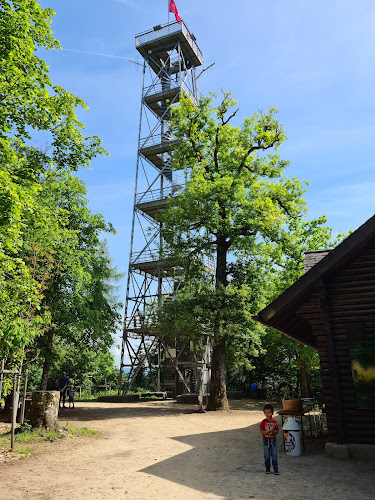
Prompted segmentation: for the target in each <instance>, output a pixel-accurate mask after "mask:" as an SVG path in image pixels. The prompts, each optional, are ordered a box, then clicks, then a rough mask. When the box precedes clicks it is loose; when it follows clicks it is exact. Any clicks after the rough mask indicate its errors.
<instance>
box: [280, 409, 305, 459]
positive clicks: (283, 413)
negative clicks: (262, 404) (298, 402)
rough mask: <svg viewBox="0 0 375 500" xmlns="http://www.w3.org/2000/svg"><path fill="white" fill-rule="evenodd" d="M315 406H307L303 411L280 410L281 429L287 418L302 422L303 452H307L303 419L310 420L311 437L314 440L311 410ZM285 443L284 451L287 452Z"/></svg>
mask: <svg viewBox="0 0 375 500" xmlns="http://www.w3.org/2000/svg"><path fill="white" fill-rule="evenodd" d="M313 408H314V407H313V406H305V408H302V410H301V411H288V410H280V411H278V412H277V413H278V414H279V415H280V416H281V427H283V425H284V418H286V417H296V418H299V419H300V422H301V435H302V444H303V451H305V433H304V431H303V417H306V418H308V419H309V425H310V437H311V439H313V431H312V427H311V414H310V412H311V410H312V409H313ZM283 443H284V450H285V441H284V440H283Z"/></svg>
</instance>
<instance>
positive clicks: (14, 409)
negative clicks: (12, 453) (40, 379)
mask: <svg viewBox="0 0 375 500" xmlns="http://www.w3.org/2000/svg"><path fill="white" fill-rule="evenodd" d="M17 403H18V402H17V373H14V374H13V398H12V427H11V431H10V448H11V450H13V447H14V431H15V429H16V420H17V410H18V408H17V406H18V404H17Z"/></svg>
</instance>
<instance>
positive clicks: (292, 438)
mask: <svg viewBox="0 0 375 500" xmlns="http://www.w3.org/2000/svg"><path fill="white" fill-rule="evenodd" d="M300 432H301V429H300V427H299V425H298V423H297V422H296V420H295V419H294V418H293V417H289V418H287V419H286V421H285V424H284V425H283V433H284V444H285V453H286V454H287V455H289V456H290V457H299V456H300V455H301V434H300Z"/></svg>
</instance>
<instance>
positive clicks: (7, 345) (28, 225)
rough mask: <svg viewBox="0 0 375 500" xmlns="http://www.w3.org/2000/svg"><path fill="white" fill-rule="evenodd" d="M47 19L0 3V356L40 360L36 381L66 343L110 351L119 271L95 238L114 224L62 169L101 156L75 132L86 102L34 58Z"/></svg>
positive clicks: (50, 43) (47, 38) (46, 39)
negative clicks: (91, 204)
mask: <svg viewBox="0 0 375 500" xmlns="http://www.w3.org/2000/svg"><path fill="white" fill-rule="evenodd" d="M53 15H54V13H53V12H52V10H51V9H43V8H41V7H40V6H39V4H38V3H37V1H36V0H12V1H8V0H4V1H2V2H1V5H0V359H5V360H6V366H7V368H16V367H18V366H20V364H21V363H22V360H24V358H25V357H26V358H27V360H30V359H33V358H34V357H37V359H38V360H40V359H41V358H42V359H44V361H45V362H46V364H45V366H44V371H43V376H44V378H46V374H47V373H48V369H49V366H48V365H49V364H50V363H51V362H52V361H53V360H56V358H57V356H56V352H57V351H59V350H60V351H61V350H63V348H64V346H66V345H74V346H76V345H77V348H78V346H79V345H85V346H86V348H87V349H92V350H96V349H99V350H100V349H101V350H104V351H105V350H106V349H108V347H109V345H110V344H111V343H112V337H111V333H112V332H113V331H114V328H115V327H114V325H115V324H116V323H117V321H118V318H119V315H118V312H117V306H118V301H117V299H116V298H113V288H112V284H111V283H112V280H113V279H116V277H118V273H116V271H115V270H114V269H113V268H112V267H111V265H110V259H109V257H108V255H107V251H106V249H105V247H104V245H103V244H102V243H101V242H100V240H99V236H100V234H101V232H111V233H113V228H112V226H111V225H110V224H106V223H105V221H104V220H103V217H102V216H101V215H99V214H92V213H91V212H90V211H89V210H88V207H87V203H88V202H87V200H86V199H85V188H84V184H83V183H82V182H81V181H79V180H78V179H77V178H75V177H73V176H72V175H71V174H70V173H69V172H72V171H76V170H78V168H81V167H83V166H89V164H90V161H91V160H92V159H93V158H94V157H95V156H97V155H99V154H106V152H105V151H104V149H103V148H102V146H101V141H100V139H99V138H98V137H86V136H85V135H84V133H83V129H84V125H83V124H82V123H81V122H80V121H79V120H78V118H77V116H76V109H77V108H78V109H79V108H81V109H87V106H86V104H85V103H84V102H83V101H82V100H81V99H80V98H78V97H76V96H74V95H72V94H70V93H69V92H68V91H66V90H65V89H63V88H62V87H60V86H59V85H56V84H55V83H54V82H52V81H51V80H50V77H49V70H48V67H47V66H46V64H45V62H44V61H43V59H41V58H40V56H39V55H40V53H41V50H42V49H46V50H50V49H59V48H60V45H59V42H58V41H57V40H56V39H55V38H54V37H53V35H52V30H51V22H52V17H53ZM35 144H45V147H43V148H42V147H39V146H38V147H37V146H35ZM53 338H55V339H56V340H57V342H55V343H54V342H53ZM59 339H60V340H61V339H63V341H62V346H61V347H60V344H59ZM26 366H27V367H28V368H29V369H31V370H30V371H31V372H32V373H34V374H36V373H37V372H38V368H34V369H33V368H31V367H30V364H28V365H26ZM3 388H4V389H5V391H7V390H9V381H8V380H5V384H4V386H3Z"/></svg>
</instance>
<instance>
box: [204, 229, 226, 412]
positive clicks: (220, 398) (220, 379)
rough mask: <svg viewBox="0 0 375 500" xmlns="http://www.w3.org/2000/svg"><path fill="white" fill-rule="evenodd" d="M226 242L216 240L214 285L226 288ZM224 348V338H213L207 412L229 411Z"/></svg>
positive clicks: (219, 238) (221, 238)
mask: <svg viewBox="0 0 375 500" xmlns="http://www.w3.org/2000/svg"><path fill="white" fill-rule="evenodd" d="M227 252H228V242H227V241H226V238H224V237H218V238H217V250H216V283H218V284H220V285H222V286H224V287H226V286H227V284H228V281H227ZM225 346H226V338H225V337H222V338H219V339H218V338H215V340H214V346H213V350H212V365H211V388H210V396H209V398H208V404H207V408H206V409H207V410H229V405H228V399H227V389H226V383H225Z"/></svg>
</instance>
